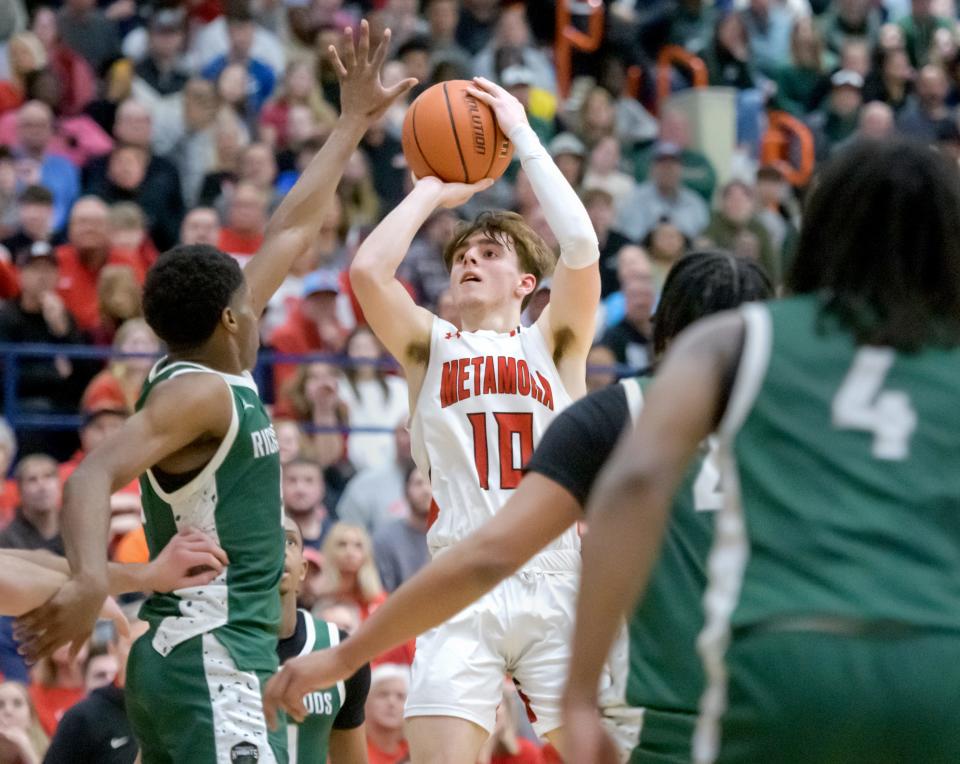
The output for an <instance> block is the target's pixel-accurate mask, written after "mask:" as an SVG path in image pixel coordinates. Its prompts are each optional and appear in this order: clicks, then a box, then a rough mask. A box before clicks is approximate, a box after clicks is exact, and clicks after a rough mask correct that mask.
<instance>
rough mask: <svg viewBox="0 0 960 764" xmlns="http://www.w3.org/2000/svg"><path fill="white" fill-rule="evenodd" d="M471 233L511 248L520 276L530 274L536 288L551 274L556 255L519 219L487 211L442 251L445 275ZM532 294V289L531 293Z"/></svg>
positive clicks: (462, 227) (462, 228) (465, 225)
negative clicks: (515, 257)
mask: <svg viewBox="0 0 960 764" xmlns="http://www.w3.org/2000/svg"><path fill="white" fill-rule="evenodd" d="M475 233H483V234H486V235H487V236H489V237H490V238H491V239H495V240H496V241H499V242H501V243H502V244H504V245H509V246H512V247H513V249H514V250H515V251H516V253H517V260H518V261H519V263H520V270H521V271H522V272H523V273H532V274H533V275H534V277H535V278H536V279H537V284H539V283H540V281H541V280H542V279H543V278H545V277H546V276H549V275H550V274H551V273H553V268H554V266H555V265H556V264H557V256H556V254H555V253H554V252H553V251H552V250H551V249H550V247H548V246H547V243H546V242H545V241H544V240H543V238H542V237H541V236H540V234H538V233H537V232H536V231H534V230H533V229H532V228H531V227H530V226H529V225H527V222H526V221H525V220H524V219H523V217H522V216H521V215H518V214H517V213H516V212H507V211H506V210H489V211H486V212H481V213H480V214H479V215H477V217H476V219H475V220H474V221H473V222H472V223H461V224H460V226H459V228H458V229H457V232H456V233H455V234H454V236H453V238H452V239H451V240H450V243H449V244H447V246H446V248H445V249H444V250H443V264H444V265H446V266H447V271H448V272H449V271H450V270H451V268H452V267H453V258H454V257H455V256H456V254H457V252H458V251H459V250H461V249H463V247H465V246H466V244H467V239H469V238H470V237H471V236H473V235H474V234H475ZM535 291H536V288H534V290H533V292H535ZM533 292H530V294H528V295H527V296H526V297H524V298H523V302H522V303H521V308H526V307H527V303H528V302H530V298H531V297H533Z"/></svg>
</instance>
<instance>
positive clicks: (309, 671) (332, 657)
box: [263, 647, 356, 729]
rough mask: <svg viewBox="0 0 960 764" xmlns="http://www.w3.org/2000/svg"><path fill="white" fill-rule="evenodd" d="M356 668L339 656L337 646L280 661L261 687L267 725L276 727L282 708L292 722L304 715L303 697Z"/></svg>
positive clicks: (347, 675)
mask: <svg viewBox="0 0 960 764" xmlns="http://www.w3.org/2000/svg"><path fill="white" fill-rule="evenodd" d="M355 671H356V668H354V667H352V666H350V665H349V664H348V663H347V662H346V661H344V660H343V658H342V652H341V649H340V648H339V647H331V648H330V649H328V650H321V651H320V652H316V653H310V654H308V655H304V656H302V657H300V658H294V659H292V660H289V661H287V662H286V663H284V664H283V666H282V668H281V669H280V671H279V673H277V674H276V675H274V676H272V677H270V681H268V682H267V686H266V687H265V688H264V691H263V711H264V714H265V715H266V717H267V724H268V725H269V726H270V729H276V728H277V713H278V712H279V711H285V712H286V713H287V714H288V715H289V716H290V718H291V719H293V720H294V721H295V722H297V723H299V722H302V721H303V720H304V719H305V718H306V716H307V709H306V708H305V707H304V705H303V697H304V695H306V694H307V693H308V692H312V691H313V690H318V689H320V688H321V687H331V686H333V685H335V684H336V683H337V682H339V681H341V680H343V679H346V678H347V677H349V676H351V675H352V674H353V673H354V672H355Z"/></svg>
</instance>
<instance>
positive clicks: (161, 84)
mask: <svg viewBox="0 0 960 764" xmlns="http://www.w3.org/2000/svg"><path fill="white" fill-rule="evenodd" d="M185 22H186V15H185V13H184V11H183V9H182V8H165V9H162V10H158V11H154V12H153V13H152V14H151V15H150V18H149V20H148V22H147V55H146V56H145V57H144V58H143V60H141V61H140V62H139V63H138V64H137V65H136V66H135V67H134V72H135V73H136V76H137V78H139V79H140V81H141V82H143V83H144V84H145V85H146V86H148V87H149V88H151V89H152V90H153V91H154V93H156V95H157V96H158V97H159V96H168V95H171V94H174V93H179V92H180V91H181V90H183V87H184V85H186V84H187V80H188V79H189V75H188V74H187V72H186V71H184V69H183V67H182V62H183V49H184V42H185V39H186V38H185V35H184V31H185V27H184V24H185Z"/></svg>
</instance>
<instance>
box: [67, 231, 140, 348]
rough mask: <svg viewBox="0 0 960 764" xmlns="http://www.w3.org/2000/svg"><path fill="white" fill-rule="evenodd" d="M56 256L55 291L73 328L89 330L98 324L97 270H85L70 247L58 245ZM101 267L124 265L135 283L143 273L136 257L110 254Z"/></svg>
mask: <svg viewBox="0 0 960 764" xmlns="http://www.w3.org/2000/svg"><path fill="white" fill-rule="evenodd" d="M56 254H57V263H58V265H59V268H60V278H59V280H58V282H57V291H58V292H59V293H60V296H61V297H62V298H63V302H64V304H65V305H66V306H67V310H69V311H70V313H71V315H72V316H73V318H74V320H75V321H76V322H77V327H78V328H79V329H80V330H81V331H90V330H92V329H94V328H95V327H96V326H97V324H99V323H100V309H99V307H98V305H97V277H98V276H99V275H100V269H97V270H90V269H89V268H87V266H86V265H84V264H83V263H82V262H81V261H80V255H79V253H78V252H77V250H76V247H74V246H73V245H72V244H61V245H60V246H59V247H57V249H56ZM104 265H128V266H130V268H131V269H132V270H133V273H134V275H135V276H136V278H137V281H138V282H140V283H141V284H142V283H143V277H144V275H145V271H144V268H143V264H142V263H141V262H140V259H139V258H137V257H134V256H131V255H130V254H125V253H123V252H115V251H111V252H110V254H109V255H108V256H107V260H106V262H105V263H104Z"/></svg>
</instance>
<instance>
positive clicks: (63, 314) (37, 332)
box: [0, 241, 83, 453]
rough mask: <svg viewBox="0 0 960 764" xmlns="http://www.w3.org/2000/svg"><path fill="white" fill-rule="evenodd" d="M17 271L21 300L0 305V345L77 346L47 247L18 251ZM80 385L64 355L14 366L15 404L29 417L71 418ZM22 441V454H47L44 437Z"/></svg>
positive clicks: (41, 244) (26, 359)
mask: <svg viewBox="0 0 960 764" xmlns="http://www.w3.org/2000/svg"><path fill="white" fill-rule="evenodd" d="M16 267H17V270H18V272H19V277H20V295H19V296H18V297H17V299H16V300H10V301H8V302H6V303H4V304H3V305H0V342H17V343H23V342H41V343H47V344H55V345H74V344H79V343H81V342H82V338H81V335H80V332H79V331H78V330H77V326H76V323H75V321H74V318H73V316H72V315H71V313H70V311H69V310H68V308H67V305H66V303H65V300H64V299H62V297H61V296H60V295H58V294H57V291H56V287H57V280H58V270H57V258H56V256H55V255H54V250H53V249H51V247H50V245H49V244H48V243H47V242H45V241H37V242H35V243H34V244H33V245H32V246H31V247H30V248H29V249H26V250H21V251H20V253H19V255H18V258H17V260H16ZM82 385H83V381H82V380H80V379H79V376H78V375H77V374H76V369H75V364H74V363H72V362H71V361H70V360H69V359H67V358H66V357H64V356H57V357H55V358H50V357H49V356H47V357H32V358H30V357H24V358H21V359H20V360H19V363H18V366H17V405H18V406H19V408H20V410H21V411H24V412H28V413H44V412H46V413H50V412H54V411H62V412H70V413H72V412H73V411H75V410H76V405H77V401H78V399H79V397H80V392H81V391H82ZM20 437H21V441H22V443H21V445H22V447H23V450H24V452H29V451H32V450H45V447H44V444H45V442H46V441H47V440H48V438H47V436H40V435H38V433H36V432H30V433H21V436H20ZM57 445H58V446H60V445H63V444H59V443H58V444H57ZM67 447H69V446H67ZM67 453H69V451H67Z"/></svg>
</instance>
